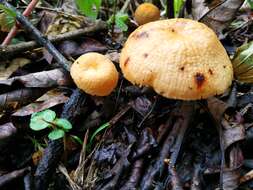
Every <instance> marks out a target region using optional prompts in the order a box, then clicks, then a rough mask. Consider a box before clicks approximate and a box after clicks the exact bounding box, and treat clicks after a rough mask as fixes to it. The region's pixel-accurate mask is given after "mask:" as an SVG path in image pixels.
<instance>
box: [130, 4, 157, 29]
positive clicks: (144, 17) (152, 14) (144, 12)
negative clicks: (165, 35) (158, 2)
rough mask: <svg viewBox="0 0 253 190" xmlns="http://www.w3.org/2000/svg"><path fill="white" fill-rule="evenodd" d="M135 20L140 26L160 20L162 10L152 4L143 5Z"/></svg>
mask: <svg viewBox="0 0 253 190" xmlns="http://www.w3.org/2000/svg"><path fill="white" fill-rule="evenodd" d="M134 18H135V20H136V22H137V23H138V24H139V25H142V24H146V23H148V22H152V21H155V20H159V18H160V10H159V9H158V8H157V7H156V6H155V5H153V4H152V3H142V4H141V5H139V6H138V7H137V9H136V10H135V13H134Z"/></svg>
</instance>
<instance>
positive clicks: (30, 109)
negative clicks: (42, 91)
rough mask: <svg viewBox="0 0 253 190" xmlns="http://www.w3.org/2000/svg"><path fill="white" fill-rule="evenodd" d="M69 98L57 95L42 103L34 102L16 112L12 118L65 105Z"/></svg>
mask: <svg viewBox="0 0 253 190" xmlns="http://www.w3.org/2000/svg"><path fill="white" fill-rule="evenodd" d="M68 99H69V98H68V97H67V96H64V95H63V94H59V95H58V96H55V97H52V98H50V99H48V100H46V101H44V102H34V103H31V104H29V105H27V106H25V107H23V108H20V109H19V110H17V111H16V112H15V113H14V114H12V115H13V116H27V115H31V114H33V113H35V112H39V111H42V110H45V109H48V108H51V107H53V106H56V105H59V104H62V103H65V102H66V101H67V100H68Z"/></svg>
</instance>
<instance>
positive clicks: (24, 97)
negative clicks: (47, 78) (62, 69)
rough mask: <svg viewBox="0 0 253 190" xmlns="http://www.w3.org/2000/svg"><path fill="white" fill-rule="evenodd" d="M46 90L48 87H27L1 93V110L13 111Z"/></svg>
mask: <svg viewBox="0 0 253 190" xmlns="http://www.w3.org/2000/svg"><path fill="white" fill-rule="evenodd" d="M45 91H46V89H41V88H25V89H19V90H15V91H12V92H7V93H5V94H1V95H0V112H2V111H3V110H5V111H12V110H14V109H17V108H19V107H20V106H22V105H25V104H28V103H30V102H32V101H34V100H36V99H37V98H38V97H40V96H41V95H42V94H43V93H45Z"/></svg>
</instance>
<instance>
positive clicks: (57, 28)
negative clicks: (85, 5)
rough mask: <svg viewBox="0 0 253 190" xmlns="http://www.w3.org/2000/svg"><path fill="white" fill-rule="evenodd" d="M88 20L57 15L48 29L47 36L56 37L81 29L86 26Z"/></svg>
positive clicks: (73, 16) (80, 17)
mask: <svg viewBox="0 0 253 190" xmlns="http://www.w3.org/2000/svg"><path fill="white" fill-rule="evenodd" d="M85 22H86V19H85V17H83V16H78V15H67V14H60V13H59V14H57V16H55V17H54V19H53V20H52V22H51V24H50V25H49V26H48V28H47V32H46V35H47V36H55V35H58V34H64V33H66V32H70V31H74V30H76V29H80V28H81V27H83V26H84V25H85Z"/></svg>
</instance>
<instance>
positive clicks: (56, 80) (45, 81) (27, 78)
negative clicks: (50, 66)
mask: <svg viewBox="0 0 253 190" xmlns="http://www.w3.org/2000/svg"><path fill="white" fill-rule="evenodd" d="M14 82H20V83H21V84H23V85H24V86H25V87H33V88H34V87H39V88H48V87H53V86H61V85H68V84H70V82H71V80H70V77H69V75H68V74H67V73H66V72H65V71H63V70H62V69H54V70H50V71H42V72H37V73H31V74H28V75H24V76H17V77H12V78H10V79H7V80H1V81H0V85H8V86H11V85H12V84H13V83H14Z"/></svg>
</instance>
